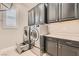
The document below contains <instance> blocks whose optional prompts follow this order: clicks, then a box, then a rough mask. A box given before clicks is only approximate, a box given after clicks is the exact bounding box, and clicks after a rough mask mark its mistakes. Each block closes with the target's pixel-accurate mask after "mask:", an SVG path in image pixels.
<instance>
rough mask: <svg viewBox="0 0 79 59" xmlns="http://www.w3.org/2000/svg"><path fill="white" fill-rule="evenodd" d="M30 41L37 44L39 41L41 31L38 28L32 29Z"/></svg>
mask: <svg viewBox="0 0 79 59" xmlns="http://www.w3.org/2000/svg"><path fill="white" fill-rule="evenodd" d="M30 39H31V41H32V42H35V41H37V40H38V39H39V31H38V30H37V29H36V28H31V32H30Z"/></svg>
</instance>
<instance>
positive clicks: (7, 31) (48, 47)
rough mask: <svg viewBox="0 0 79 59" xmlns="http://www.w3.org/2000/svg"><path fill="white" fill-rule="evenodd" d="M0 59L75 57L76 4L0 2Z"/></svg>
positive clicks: (78, 42) (78, 51)
mask: <svg viewBox="0 0 79 59" xmlns="http://www.w3.org/2000/svg"><path fill="white" fill-rule="evenodd" d="M0 56H79V3H0Z"/></svg>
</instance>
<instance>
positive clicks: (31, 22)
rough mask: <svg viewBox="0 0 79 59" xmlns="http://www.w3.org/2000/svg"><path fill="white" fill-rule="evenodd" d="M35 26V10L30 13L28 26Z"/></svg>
mask: <svg viewBox="0 0 79 59" xmlns="http://www.w3.org/2000/svg"><path fill="white" fill-rule="evenodd" d="M34 24H35V20H34V10H33V9H32V10H30V11H29V12H28V25H29V26H31V25H34Z"/></svg>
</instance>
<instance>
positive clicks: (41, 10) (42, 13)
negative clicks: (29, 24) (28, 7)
mask: <svg viewBox="0 0 79 59" xmlns="http://www.w3.org/2000/svg"><path fill="white" fill-rule="evenodd" d="M38 8H39V20H40V24H45V22H46V19H45V15H46V14H45V12H46V8H45V5H44V3H41V4H39V5H38Z"/></svg>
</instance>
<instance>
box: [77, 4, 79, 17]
mask: <svg viewBox="0 0 79 59" xmlns="http://www.w3.org/2000/svg"><path fill="white" fill-rule="evenodd" d="M77 18H79V3H77Z"/></svg>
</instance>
